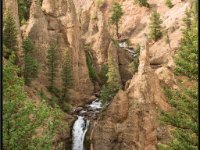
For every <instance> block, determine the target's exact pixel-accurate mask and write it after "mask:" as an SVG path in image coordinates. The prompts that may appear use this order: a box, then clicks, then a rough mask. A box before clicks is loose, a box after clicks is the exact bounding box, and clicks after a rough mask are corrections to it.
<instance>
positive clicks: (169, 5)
mask: <svg viewBox="0 0 200 150" xmlns="http://www.w3.org/2000/svg"><path fill="white" fill-rule="evenodd" d="M165 4H166V5H167V7H169V8H172V7H173V6H174V5H173V4H172V2H171V0H166V2H165Z"/></svg>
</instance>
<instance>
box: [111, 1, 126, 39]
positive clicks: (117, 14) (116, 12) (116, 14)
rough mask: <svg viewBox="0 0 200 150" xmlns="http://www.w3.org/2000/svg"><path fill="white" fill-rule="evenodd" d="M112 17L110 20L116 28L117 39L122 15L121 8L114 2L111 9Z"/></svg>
mask: <svg viewBox="0 0 200 150" xmlns="http://www.w3.org/2000/svg"><path fill="white" fill-rule="evenodd" d="M111 11H112V16H111V18H110V20H111V24H112V25H115V27H116V35H117V38H119V21H120V19H121V17H122V15H123V11H122V7H121V5H120V4H119V3H117V2H114V3H113V5H112V8H111Z"/></svg>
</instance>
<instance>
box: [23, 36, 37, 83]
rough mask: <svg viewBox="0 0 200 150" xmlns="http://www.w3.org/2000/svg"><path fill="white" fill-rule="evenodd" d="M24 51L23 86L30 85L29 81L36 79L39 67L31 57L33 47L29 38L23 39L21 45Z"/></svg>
mask: <svg viewBox="0 0 200 150" xmlns="http://www.w3.org/2000/svg"><path fill="white" fill-rule="evenodd" d="M22 47H23V49H24V80H25V85H30V84H31V81H32V80H33V79H34V78H36V77H37V75H38V69H39V65H38V63H37V61H36V59H34V57H33V51H34V50H35V46H34V44H33V42H32V41H31V40H30V39H29V38H25V39H24V41H23V45H22Z"/></svg>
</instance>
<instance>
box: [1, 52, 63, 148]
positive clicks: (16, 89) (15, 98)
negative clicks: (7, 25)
mask: <svg viewBox="0 0 200 150" xmlns="http://www.w3.org/2000/svg"><path fill="white" fill-rule="evenodd" d="M18 71H19V68H17V66H16V65H14V55H13V53H12V54H11V56H10V58H9V60H4V64H3V87H4V90H3V120H4V121H3V135H4V136H3V149H5V150H13V149H15V150H22V149H26V150H35V149H51V148H52V141H53V137H54V136H55V134H56V132H55V131H56V130H57V129H58V128H60V125H61V122H60V120H61V118H62V119H63V117H64V116H63V115H62V114H61V112H60V111H59V110H58V109H57V108H55V109H53V110H52V109H51V108H49V107H48V106H47V105H46V104H45V103H42V102H41V103H40V104H39V105H38V106H37V107H36V106H35V105H34V103H33V102H32V101H30V100H29V99H28V97H27V95H26V93H25V92H24V87H23V86H24V84H23V79H21V78H20V77H18V76H17V72H18ZM38 128H43V132H42V133H41V136H38V137H37V138H36V137H34V136H35V135H36V129H38Z"/></svg>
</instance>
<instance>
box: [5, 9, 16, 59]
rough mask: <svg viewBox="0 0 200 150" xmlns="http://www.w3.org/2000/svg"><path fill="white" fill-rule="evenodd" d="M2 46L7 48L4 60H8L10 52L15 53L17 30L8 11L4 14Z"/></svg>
mask: <svg viewBox="0 0 200 150" xmlns="http://www.w3.org/2000/svg"><path fill="white" fill-rule="evenodd" d="M3 44H4V45H5V47H6V48H7V50H8V52H5V53H6V55H5V56H6V58H9V56H10V54H11V53H12V52H15V54H16V51H17V29H16V27H15V21H14V19H13V17H12V15H11V13H10V11H9V10H8V11H7V12H6V16H5V20H4V28H3Z"/></svg>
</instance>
